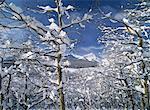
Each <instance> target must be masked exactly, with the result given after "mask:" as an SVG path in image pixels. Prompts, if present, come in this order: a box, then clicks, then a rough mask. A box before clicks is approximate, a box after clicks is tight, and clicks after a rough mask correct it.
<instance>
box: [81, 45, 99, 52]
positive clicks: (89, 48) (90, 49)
mask: <svg viewBox="0 0 150 110" xmlns="http://www.w3.org/2000/svg"><path fill="white" fill-rule="evenodd" d="M81 50H83V51H85V52H91V51H93V50H101V47H100V46H99V47H98V46H97V47H96V46H90V47H81Z"/></svg>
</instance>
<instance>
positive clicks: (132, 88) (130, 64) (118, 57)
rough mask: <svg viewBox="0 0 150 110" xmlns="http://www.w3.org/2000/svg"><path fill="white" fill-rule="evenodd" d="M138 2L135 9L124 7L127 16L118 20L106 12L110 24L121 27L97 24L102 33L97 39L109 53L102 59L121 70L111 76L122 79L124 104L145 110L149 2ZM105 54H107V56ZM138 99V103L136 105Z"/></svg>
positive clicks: (147, 94)
mask: <svg viewBox="0 0 150 110" xmlns="http://www.w3.org/2000/svg"><path fill="white" fill-rule="evenodd" d="M137 5H138V8H136V9H128V10H125V12H124V13H125V15H126V18H123V19H121V20H118V19H114V18H113V17H111V16H110V15H111V14H110V13H109V14H106V15H105V17H104V18H109V19H110V21H111V22H113V23H116V22H117V23H120V24H121V25H122V27H120V26H119V27H106V26H100V27H99V28H100V29H101V30H102V31H103V33H104V35H103V37H101V38H100V39H99V41H100V42H101V43H104V45H105V46H106V52H105V53H106V54H108V55H107V56H106V58H105V59H106V60H107V62H109V63H110V65H114V66H113V68H112V69H111V70H112V71H113V69H118V70H119V71H120V72H119V71H118V72H113V73H114V75H112V78H113V77H115V78H116V79H117V80H120V81H121V82H119V85H120V88H122V87H121V86H123V85H124V86H125V88H126V89H125V91H126V95H127V97H128V98H129V100H130V102H129V103H128V101H127V102H126V104H127V105H128V104H129V106H128V107H132V109H137V108H140V109H148V108H149V94H150V93H149V84H148V83H149V78H148V77H149V57H150V56H149V28H150V27H149V25H148V24H149V20H148V18H149V14H150V12H149V2H141V3H139V4H137ZM108 56H110V57H109V58H107V57H108ZM112 71H110V73H111V72H112ZM118 75H119V76H118ZM118 77H119V78H118ZM122 82H123V83H124V84H123V85H122ZM117 85H118V83H117ZM118 89H119V88H118ZM135 94H137V95H135ZM140 102H141V106H139V105H140Z"/></svg>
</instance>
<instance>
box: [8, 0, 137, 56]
mask: <svg viewBox="0 0 150 110" xmlns="http://www.w3.org/2000/svg"><path fill="white" fill-rule="evenodd" d="M6 1H7V2H13V3H14V4H16V5H17V6H19V7H21V8H22V9H23V10H25V13H26V14H29V15H30V16H33V17H35V18H36V19H37V20H39V21H41V22H42V23H43V24H45V25H48V23H49V22H48V18H49V16H48V15H46V14H45V15H44V14H39V13H33V12H30V11H28V8H30V9H37V6H38V5H43V6H46V5H49V4H50V5H51V6H52V5H53V4H54V3H53V0H6ZM98 1H99V2H98ZM134 2H135V0H64V4H65V5H67V4H71V5H73V6H74V7H76V11H75V12H74V13H73V14H77V15H83V13H86V12H88V10H89V9H90V8H92V9H93V12H92V14H95V16H94V20H93V21H91V22H90V23H85V24H86V28H78V29H76V28H72V29H68V30H67V31H68V32H69V37H70V38H71V39H78V43H77V45H76V48H75V49H74V50H73V52H74V53H75V54H79V55H82V54H88V53H91V52H93V53H96V54H97V53H98V52H99V51H100V50H101V49H102V48H101V45H99V44H98V43H97V38H98V37H100V36H101V32H100V30H98V29H97V27H98V25H99V24H101V23H104V21H103V20H101V19H100V16H101V14H100V13H98V9H99V8H100V9H101V10H103V11H104V12H105V13H108V12H112V13H113V15H114V16H116V17H121V16H122V15H121V14H122V10H123V9H126V8H132V6H133V4H134ZM50 16H52V15H50ZM105 23H106V24H108V25H110V22H106V21H105ZM75 31H78V32H80V34H77V33H75Z"/></svg>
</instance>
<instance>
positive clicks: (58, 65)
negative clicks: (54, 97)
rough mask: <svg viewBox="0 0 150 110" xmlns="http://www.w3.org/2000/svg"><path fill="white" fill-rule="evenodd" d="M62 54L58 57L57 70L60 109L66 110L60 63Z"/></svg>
mask: <svg viewBox="0 0 150 110" xmlns="http://www.w3.org/2000/svg"><path fill="white" fill-rule="evenodd" d="M60 61H61V54H59V55H58V57H57V72H58V83H59V90H58V91H59V103H60V106H59V109H60V110H65V102H64V94H63V86H62V68H61V65H60Z"/></svg>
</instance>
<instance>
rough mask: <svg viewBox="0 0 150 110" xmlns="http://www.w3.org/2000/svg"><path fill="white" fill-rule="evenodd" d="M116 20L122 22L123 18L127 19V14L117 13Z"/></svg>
mask: <svg viewBox="0 0 150 110" xmlns="http://www.w3.org/2000/svg"><path fill="white" fill-rule="evenodd" d="M114 18H115V19H117V20H122V19H123V18H125V13H123V12H119V13H116V14H115V16H114Z"/></svg>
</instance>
